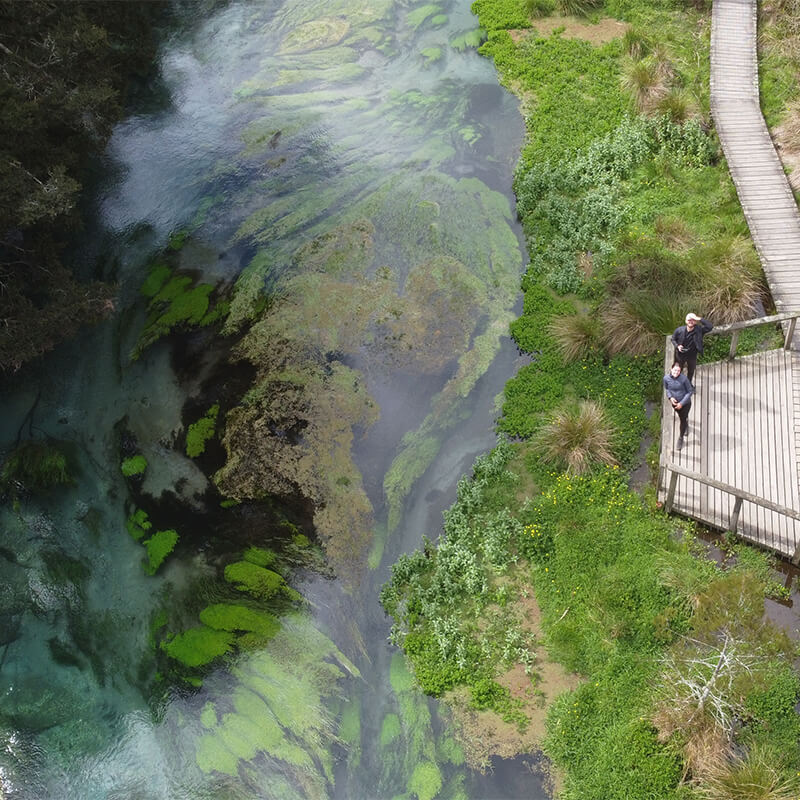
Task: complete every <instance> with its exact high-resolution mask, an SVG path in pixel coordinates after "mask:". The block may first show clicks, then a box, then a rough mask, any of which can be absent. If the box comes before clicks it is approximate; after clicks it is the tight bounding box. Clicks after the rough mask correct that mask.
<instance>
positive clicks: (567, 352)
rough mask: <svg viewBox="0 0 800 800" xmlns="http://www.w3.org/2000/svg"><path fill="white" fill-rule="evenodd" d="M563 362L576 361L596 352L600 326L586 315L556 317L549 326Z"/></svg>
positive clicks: (593, 318)
mask: <svg viewBox="0 0 800 800" xmlns="http://www.w3.org/2000/svg"><path fill="white" fill-rule="evenodd" d="M549 331H550V334H551V335H552V336H553V338H554V339H555V340H556V344H557V346H558V349H559V351H560V352H561V355H562V357H563V358H564V360H565V361H577V360H578V359H581V358H586V357H587V356H589V355H591V353H593V352H596V351H597V349H598V347H599V345H600V324H599V322H598V320H597V319H596V318H595V317H591V316H589V315H588V314H569V315H567V316H560V317H556V318H555V319H554V320H553V321H552V322H551V323H550V325H549Z"/></svg>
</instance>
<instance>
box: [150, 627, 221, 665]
mask: <svg viewBox="0 0 800 800" xmlns="http://www.w3.org/2000/svg"><path fill="white" fill-rule="evenodd" d="M233 642H234V635H233V633H231V632H230V631H224V630H214V629H212V628H208V627H206V626H205V625H201V626H199V627H197V628H189V630H188V631H184V632H183V633H179V634H178V635H177V636H175V637H174V638H172V639H170V640H168V641H165V642H162V643H161V649H162V650H163V651H164V652H165V653H166V654H167V655H168V656H169V657H170V658H174V659H175V660H176V661H180V663H181V664H183V665H185V666H187V667H202V666H204V665H205V664H210V663H211V662H212V661H213V660H214V659H215V658H219V656H222V655H225V653H227V652H228V651H229V650H230V649H231V648H232V647H233Z"/></svg>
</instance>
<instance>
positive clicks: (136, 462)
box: [119, 454, 147, 478]
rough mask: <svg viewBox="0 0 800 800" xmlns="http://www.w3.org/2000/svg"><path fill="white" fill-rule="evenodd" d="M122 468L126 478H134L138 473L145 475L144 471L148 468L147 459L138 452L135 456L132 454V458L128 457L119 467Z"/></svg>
mask: <svg viewBox="0 0 800 800" xmlns="http://www.w3.org/2000/svg"><path fill="white" fill-rule="evenodd" d="M119 468H120V469H121V470H122V474H123V475H124V476H125V477H126V478H132V477H134V476H136V475H144V471H145V470H146V469H147V459H146V458H145V457H144V456H143V455H141V454H137V455H135V456H131V457H130V458H126V459H125V460H124V461H123V462H122V464H120V467H119Z"/></svg>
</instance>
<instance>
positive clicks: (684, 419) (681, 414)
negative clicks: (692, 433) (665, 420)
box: [678, 406, 691, 439]
mask: <svg viewBox="0 0 800 800" xmlns="http://www.w3.org/2000/svg"><path fill="white" fill-rule="evenodd" d="M690 408H691V406H684V407H683V408H681V409H678V419H680V421H681V439H683V438H684V436H686V434H687V433H689V409H690Z"/></svg>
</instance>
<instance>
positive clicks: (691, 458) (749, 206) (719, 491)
mask: <svg viewBox="0 0 800 800" xmlns="http://www.w3.org/2000/svg"><path fill="white" fill-rule="evenodd" d="M757 13H758V9H757V2H756V0H714V5H713V12H712V25H711V113H712V116H713V118H714V124H715V126H716V130H717V133H718V134H719V138H720V142H721V144H722V149H723V152H724V153H725V157H726V159H727V162H728V168H729V170H730V174H731V177H732V179H733V182H734V185H735V186H736V191H737V194H738V196H739V200H740V202H741V204H742V209H743V211H744V215H745V219H746V220H747V224H748V226H749V228H750V233H751V236H752V238H753V242H754V244H755V246H756V250H757V252H758V255H759V257H760V259H761V264H762V267H763V269H764V274H765V276H766V279H767V282H768V284H769V287H770V291H771V293H772V297H773V300H774V301H775V306H776V308H777V311H778V313H779V314H783V315H785V316H788V314H789V313H793V312H798V311H800V212H798V208H797V203H796V202H795V198H794V195H793V193H792V190H791V188H790V186H789V182H788V180H787V179H786V175H785V173H784V170H783V165H782V164H781V161H780V159H779V158H778V154H777V152H776V151H775V148H774V146H773V144H772V139H771V137H770V134H769V131H768V129H767V126H766V123H765V121H764V117H763V115H762V113H761V108H760V105H759V91H758V62H757V51H756V41H757V38H756V37H757ZM785 316H783V317H778V320H777V321H778V322H781V323H782V324H784V325H785V326H786V324H787V323H786V322H785ZM770 321H771V322H772V324H776V320H775V318H770ZM751 324H764V320H761V321H754V322H753V323H751ZM730 327H742V326H741V325H737V326H730ZM798 327H800V326H798ZM784 330H785V332H786V334H787V340H786V345H787V347H786V349H784V350H772V351H769V352H763V353H756V354H755V355H752V356H746V357H744V358H736V359H734V358H733V357H731V358H730V359H729V360H727V361H722V362H717V363H715V364H705V365H701V366H700V367H698V369H697V372H696V374H695V383H696V390H697V391H696V394H695V397H694V398H693V403H692V409H691V411H690V414H689V426H690V427H689V437H688V439H687V441H686V444H685V446H684V447H683V448H682V449H681V450H678V449H677V425H676V424H675V423H676V421H675V420H674V419H673V417H675V415H674V414H673V412H672V408H671V406H669V404H668V403H667V402H666V398H665V400H664V405H663V410H662V435H661V459H660V466H661V469H660V475H659V499H660V500H662V501H663V502H664V503H665V506H666V509H667V510H668V511H673V510H674V511H675V512H677V513H679V514H682V515H684V516H687V517H690V518H693V519H696V520H698V521H700V522H703V523H705V524H707V525H710V526H711V527H715V528H718V529H721V530H732V531H734V532H736V533H737V534H738V535H740V536H743V537H744V538H746V539H749V540H750V541H752V542H754V543H756V544H759V545H761V546H764V547H767V548H769V549H771V550H774V551H776V552H779V553H781V554H783V555H785V556H787V557H789V558H793V560H795V561H800V332H798V331H796V330H795V328H794V325H793V324H792V327H791V328H787V327H785V328H784ZM734 349H735V343H734ZM665 355H666V362H665V367H668V362H670V361H671V358H672V348H671V346H670V344H669V342H668V343H667V352H666V354H665Z"/></svg>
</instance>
